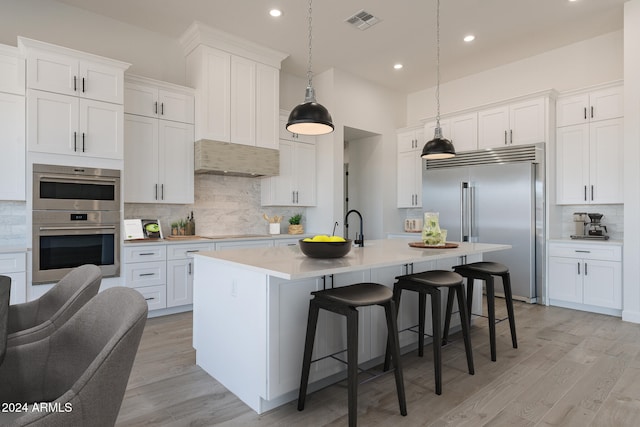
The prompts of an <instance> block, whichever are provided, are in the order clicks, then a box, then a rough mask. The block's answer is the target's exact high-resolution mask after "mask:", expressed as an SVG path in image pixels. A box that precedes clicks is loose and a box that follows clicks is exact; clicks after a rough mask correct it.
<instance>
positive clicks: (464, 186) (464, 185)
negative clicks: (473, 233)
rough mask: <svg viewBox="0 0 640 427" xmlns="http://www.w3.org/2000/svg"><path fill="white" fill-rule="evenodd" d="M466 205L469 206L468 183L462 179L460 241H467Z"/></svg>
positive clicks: (468, 227) (467, 218) (467, 221)
mask: <svg viewBox="0 0 640 427" xmlns="http://www.w3.org/2000/svg"><path fill="white" fill-rule="evenodd" d="M468 206H469V183H468V182H464V181H463V182H461V183H460V241H461V242H468V241H469V235H468V234H466V231H467V230H469V229H470V223H469V216H468Z"/></svg>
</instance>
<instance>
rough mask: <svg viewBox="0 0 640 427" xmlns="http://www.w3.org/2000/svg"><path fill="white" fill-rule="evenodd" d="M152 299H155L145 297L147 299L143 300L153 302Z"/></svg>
mask: <svg viewBox="0 0 640 427" xmlns="http://www.w3.org/2000/svg"><path fill="white" fill-rule="evenodd" d="M154 299H155V298H154V297H147V298H145V299H144V300H145V301H153V300H154Z"/></svg>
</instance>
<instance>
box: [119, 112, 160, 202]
mask: <svg viewBox="0 0 640 427" xmlns="http://www.w3.org/2000/svg"><path fill="white" fill-rule="evenodd" d="M124 139H125V145H124V153H125V155H124V180H123V183H124V185H123V187H124V201H125V202H127V203H156V202H157V201H158V197H159V189H158V183H159V181H158V174H159V172H158V156H159V153H158V120H157V119H153V118H150V117H143V116H135V115H131V114H125V116H124Z"/></svg>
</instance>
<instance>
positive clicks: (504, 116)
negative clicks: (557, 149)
mask: <svg viewBox="0 0 640 427" xmlns="http://www.w3.org/2000/svg"><path fill="white" fill-rule="evenodd" d="M546 103H547V98H544V97H542V98H535V99H530V100H524V101H520V102H514V103H511V104H508V105H503V106H499V107H495V108H490V109H486V110H482V111H479V112H478V148H479V149H482V148H493V147H504V146H509V145H521V144H534V143H538V142H546V135H547V129H546V126H547V119H546V114H547V112H546Z"/></svg>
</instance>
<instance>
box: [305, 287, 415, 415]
mask: <svg viewBox="0 0 640 427" xmlns="http://www.w3.org/2000/svg"><path fill="white" fill-rule="evenodd" d="M311 295H313V298H312V299H311V301H309V318H308V321H307V334H306V338H305V344H304V355H303V360H302V376H301V379H300V391H299V394H298V410H299V411H302V410H303V409H304V405H305V399H306V395H307V386H308V383H309V370H310V368H311V363H312V362H313V361H312V360H311V355H312V353H313V344H314V341H315V334H316V325H317V323H318V314H319V311H320V309H321V308H322V309H324V310H328V311H331V312H333V313H337V314H341V315H343V316H345V317H346V318H347V383H348V384H347V388H348V393H347V396H348V397H347V398H348V407H349V426H350V427H353V426H355V425H356V423H357V409H358V404H357V397H358V310H357V307H364V306H371V305H380V306H382V307H384V311H385V317H386V320H387V330H388V337H389V338H388V340H387V343H388V345H389V346H390V352H391V357H392V358H393V364H394V366H395V372H394V373H395V380H396V391H397V394H398V403H399V405H400V413H401V414H402V415H407V403H406V398H405V392H404V379H403V377H402V366H401V363H400V342H399V340H398V327H397V324H396V316H397V314H396V306H395V303H394V301H393V292H392V291H391V289H389V288H387V287H386V286H383V285H380V284H377V283H359V284H355V285H350V286H343V287H340V288H331V289H324V290H321V291H316V292H311Z"/></svg>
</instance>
